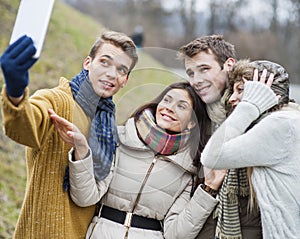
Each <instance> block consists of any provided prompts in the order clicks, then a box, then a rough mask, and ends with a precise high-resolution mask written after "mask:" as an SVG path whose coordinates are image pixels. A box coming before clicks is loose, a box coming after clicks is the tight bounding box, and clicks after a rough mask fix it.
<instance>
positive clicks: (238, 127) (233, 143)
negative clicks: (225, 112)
mask: <svg viewBox="0 0 300 239" xmlns="http://www.w3.org/2000/svg"><path fill="white" fill-rule="evenodd" d="M258 115H259V111H258V109H257V107H256V106H254V105H253V104H251V103H249V102H241V103H239V105H238V106H237V107H236V109H235V110H234V112H233V113H232V114H231V115H230V116H229V117H228V118H227V119H226V121H225V122H224V123H223V124H222V125H221V126H220V127H219V129H218V130H217V131H216V132H215V133H214V134H213V135H212V137H211V138H210V140H209V142H208V143H207V145H206V147H205V149H204V151H203V153H202V155H201V162H202V163H203V165H204V166H206V167H208V168H215V169H224V168H227V169H228V168H240V167H249V166H271V165H275V164H277V163H278V162H279V160H282V158H285V157H287V155H288V149H289V147H290V145H291V142H292V140H293V134H292V127H291V124H290V123H289V121H287V120H285V119H284V117H281V116H280V115H279V114H278V113H277V112H274V113H272V114H270V115H268V116H266V117H265V118H264V119H262V120H261V121H260V122H258V123H257V124H256V125H255V126H254V127H252V128H251V129H250V130H248V131H247V132H246V133H244V132H245V131H246V129H247V128H248V127H249V126H250V124H251V123H252V122H253V121H254V120H255V119H256V118H257V117H258Z"/></svg>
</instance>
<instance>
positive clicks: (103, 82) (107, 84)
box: [102, 81, 114, 87]
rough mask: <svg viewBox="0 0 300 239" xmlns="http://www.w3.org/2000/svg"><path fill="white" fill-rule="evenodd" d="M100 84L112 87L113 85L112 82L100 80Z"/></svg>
mask: <svg viewBox="0 0 300 239" xmlns="http://www.w3.org/2000/svg"><path fill="white" fill-rule="evenodd" d="M102 84H103V85H106V86H108V87H114V85H113V84H112V83H109V82H105V81H102Z"/></svg>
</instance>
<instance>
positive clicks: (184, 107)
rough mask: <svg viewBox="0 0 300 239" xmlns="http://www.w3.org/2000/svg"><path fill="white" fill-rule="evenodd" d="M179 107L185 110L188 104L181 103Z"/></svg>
mask: <svg viewBox="0 0 300 239" xmlns="http://www.w3.org/2000/svg"><path fill="white" fill-rule="evenodd" d="M178 108H179V109H181V110H185V109H186V108H187V106H186V105H185V104H179V105H178Z"/></svg>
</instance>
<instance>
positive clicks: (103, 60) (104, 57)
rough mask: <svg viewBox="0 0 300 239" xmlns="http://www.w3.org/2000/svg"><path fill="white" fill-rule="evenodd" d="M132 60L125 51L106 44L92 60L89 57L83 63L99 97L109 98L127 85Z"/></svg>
mask: <svg viewBox="0 0 300 239" xmlns="http://www.w3.org/2000/svg"><path fill="white" fill-rule="evenodd" d="M131 64H132V59H131V58H130V57H129V56H128V55H126V54H125V53H124V51H123V50H122V49H121V48H119V47H116V46H114V45H112V44H109V43H104V44H103V45H102V46H101V47H100V48H99V50H98V52H97V53H96V55H95V57H94V58H93V59H92V58H91V57H90V56H88V57H87V58H86V59H85V60H84V63H83V67H84V69H85V70H88V71H89V79H90V81H91V84H92V87H93V89H94V91H95V92H96V94H97V95H99V96H100V97H103V98H108V97H110V96H112V95H114V94H116V93H117V92H118V91H119V89H120V88H121V87H123V86H125V85H126V83H127V81H128V72H129V69H130V66H131Z"/></svg>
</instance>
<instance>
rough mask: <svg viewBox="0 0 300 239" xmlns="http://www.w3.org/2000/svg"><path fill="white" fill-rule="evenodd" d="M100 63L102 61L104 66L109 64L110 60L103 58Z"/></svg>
mask: <svg viewBox="0 0 300 239" xmlns="http://www.w3.org/2000/svg"><path fill="white" fill-rule="evenodd" d="M100 63H101V65H103V66H109V61H108V60H106V59H101V60H100Z"/></svg>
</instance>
